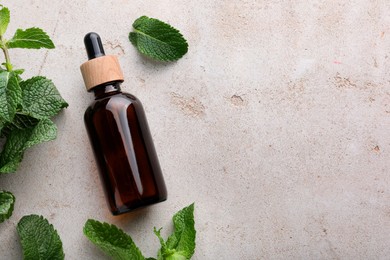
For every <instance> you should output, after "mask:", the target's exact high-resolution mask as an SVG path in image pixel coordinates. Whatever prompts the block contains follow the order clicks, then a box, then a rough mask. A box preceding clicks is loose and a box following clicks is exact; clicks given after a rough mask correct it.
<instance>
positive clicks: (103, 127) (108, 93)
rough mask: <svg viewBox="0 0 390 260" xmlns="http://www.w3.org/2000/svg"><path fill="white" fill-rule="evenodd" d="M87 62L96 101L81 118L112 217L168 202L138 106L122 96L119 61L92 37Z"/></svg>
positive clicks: (88, 79) (83, 69) (84, 72)
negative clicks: (106, 52) (107, 53)
mask: <svg viewBox="0 0 390 260" xmlns="http://www.w3.org/2000/svg"><path fill="white" fill-rule="evenodd" d="M84 44H85V47H86V50H87V54H88V59H89V61H87V62H85V63H84V64H82V65H81V67H80V68H81V73H82V75H83V78H84V82H85V86H86V88H87V91H88V92H93V93H94V95H95V100H94V101H93V102H92V104H91V105H90V106H89V107H88V108H87V110H86V111H85V115H84V121H85V126H86V128H87V132H88V136H89V139H90V142H91V145H92V148H93V151H94V155H95V159H96V162H97V165H98V169H99V173H100V178H101V181H102V184H103V188H104V191H105V194H106V198H107V202H108V205H109V207H110V209H111V212H112V214H114V215H118V214H122V213H125V212H128V211H131V210H134V209H136V208H139V207H143V206H147V205H150V204H153V203H157V202H161V201H164V200H166V199H167V190H166V187H165V183H164V179H163V175H162V173H161V168H160V164H159V162H158V158H157V154H156V151H155V148H154V144H153V140H152V136H151V134H150V131H149V127H148V123H147V120H146V116H145V112H144V109H143V107H142V104H141V102H140V101H139V99H137V98H136V97H135V96H133V95H131V94H127V93H123V92H122V91H121V88H120V85H121V83H122V82H123V81H124V78H123V74H122V71H121V68H120V65H119V61H118V59H117V57H115V56H111V55H107V56H106V55H105V53H104V49H103V45H102V42H101V39H100V37H99V35H98V34H96V33H93V32H92V33H88V34H87V35H86V36H85V38H84Z"/></svg>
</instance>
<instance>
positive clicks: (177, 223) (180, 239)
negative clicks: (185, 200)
mask: <svg viewBox="0 0 390 260" xmlns="http://www.w3.org/2000/svg"><path fill="white" fill-rule="evenodd" d="M173 224H174V227H175V231H174V233H173V234H172V235H170V236H169V238H168V240H167V242H166V245H167V247H168V249H174V250H175V251H176V255H177V256H178V257H179V256H185V257H186V258H187V259H190V258H191V257H192V255H193V254H194V251H195V237H196V230H195V221H194V204H191V205H189V206H188V207H186V208H183V209H182V210H180V211H179V212H177V213H176V214H175V215H174V216H173ZM177 259H180V258H177Z"/></svg>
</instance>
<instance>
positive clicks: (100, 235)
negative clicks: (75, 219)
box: [84, 219, 145, 260]
mask: <svg viewBox="0 0 390 260" xmlns="http://www.w3.org/2000/svg"><path fill="white" fill-rule="evenodd" d="M84 234H85V236H87V238H88V239H89V240H90V241H91V242H92V243H94V244H95V245H96V246H97V247H99V248H100V249H101V250H103V251H104V252H105V253H106V254H107V255H109V256H111V257H112V258H113V259H114V260H144V259H145V257H144V256H143V255H142V253H141V251H140V250H139V249H138V247H137V246H136V245H135V244H134V242H133V240H132V239H131V237H130V236H128V235H127V234H126V233H124V232H123V231H122V230H121V229H119V228H117V227H116V226H115V225H110V224H107V223H101V222H99V221H96V220H93V219H89V220H88V221H87V222H86V223H85V226H84Z"/></svg>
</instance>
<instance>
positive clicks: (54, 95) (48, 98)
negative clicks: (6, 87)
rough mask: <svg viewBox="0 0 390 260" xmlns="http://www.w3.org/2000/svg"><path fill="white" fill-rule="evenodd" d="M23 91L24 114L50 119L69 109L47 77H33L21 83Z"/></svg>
mask: <svg viewBox="0 0 390 260" xmlns="http://www.w3.org/2000/svg"><path fill="white" fill-rule="evenodd" d="M20 87H21V88H22V90H23V101H22V107H23V108H22V112H23V113H25V114H27V115H30V116H32V117H35V118H38V119H42V118H50V117H52V116H54V115H56V114H58V112H59V111H60V110H61V109H63V108H65V107H67V106H68V103H66V102H65V100H64V99H63V98H62V97H61V95H60V93H59V92H58V90H57V88H56V87H55V85H54V84H53V82H52V81H51V80H49V79H47V78H45V77H40V76H39V77H33V78H31V79H28V80H26V81H22V82H21V83H20Z"/></svg>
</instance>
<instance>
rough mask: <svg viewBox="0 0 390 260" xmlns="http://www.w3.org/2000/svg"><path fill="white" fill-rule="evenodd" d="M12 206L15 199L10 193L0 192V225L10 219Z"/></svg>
mask: <svg viewBox="0 0 390 260" xmlns="http://www.w3.org/2000/svg"><path fill="white" fill-rule="evenodd" d="M14 204H15V197H14V195H13V194H12V193H11V192H7V191H0V223H1V222H4V221H5V220H6V219H9V218H10V217H11V215H12V211H13V210H14Z"/></svg>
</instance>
